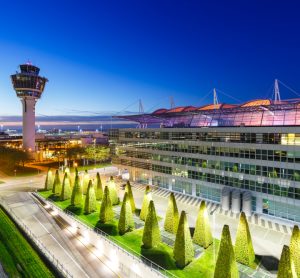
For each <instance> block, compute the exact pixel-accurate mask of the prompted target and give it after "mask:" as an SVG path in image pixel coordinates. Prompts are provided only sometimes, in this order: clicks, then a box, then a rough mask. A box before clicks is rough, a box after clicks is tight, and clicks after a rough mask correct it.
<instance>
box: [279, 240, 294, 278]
mask: <svg viewBox="0 0 300 278" xmlns="http://www.w3.org/2000/svg"><path fill="white" fill-rule="evenodd" d="M296 277H297V276H296V272H295V268H294V265H293V266H292V260H291V254H290V248H289V247H288V246H286V245H284V246H283V248H282V252H281V257H280V261H279V265H278V273H277V278H296ZM298 277H299V276H298Z"/></svg>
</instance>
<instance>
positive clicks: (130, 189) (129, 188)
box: [125, 181, 135, 212]
mask: <svg viewBox="0 0 300 278" xmlns="http://www.w3.org/2000/svg"><path fill="white" fill-rule="evenodd" d="M125 192H127V194H128V198H129V201H130V205H131V210H132V212H135V203H134V198H133V194H132V188H131V184H130V182H129V181H127V183H126V187H125Z"/></svg>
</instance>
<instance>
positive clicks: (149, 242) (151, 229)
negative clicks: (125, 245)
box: [142, 200, 161, 249]
mask: <svg viewBox="0 0 300 278" xmlns="http://www.w3.org/2000/svg"><path fill="white" fill-rule="evenodd" d="M142 241H143V248H146V249H149V248H153V247H156V246H157V245H158V244H159V243H160V242H161V237H160V231H159V226H158V221H157V216H156V211H155V207H154V202H153V201H152V200H151V201H150V202H149V208H148V213H147V217H146V221H145V226H144V231H143V238H142Z"/></svg>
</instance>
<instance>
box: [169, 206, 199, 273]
mask: <svg viewBox="0 0 300 278" xmlns="http://www.w3.org/2000/svg"><path fill="white" fill-rule="evenodd" d="M173 253H174V258H175V261H176V265H177V266H178V267H179V268H184V267H185V266H186V265H187V264H189V263H190V262H191V261H192V260H193V258H194V255H195V253H194V246H193V241H192V238H191V233H190V228H189V225H188V223H187V219H186V214H185V211H184V210H183V211H182V212H181V215H180V220H179V224H178V229H177V233H176V239H175V244H174V250H173Z"/></svg>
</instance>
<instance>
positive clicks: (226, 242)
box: [214, 225, 239, 278]
mask: <svg viewBox="0 0 300 278" xmlns="http://www.w3.org/2000/svg"><path fill="white" fill-rule="evenodd" d="M238 277H239V272H238V268H237V263H236V261H235V255H234V250H233V246H232V242H231V236H230V231H229V226H228V225H224V227H223V230H222V236H221V242H220V247H219V252H218V257H217V262H216V267H215V272H214V278H238Z"/></svg>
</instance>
